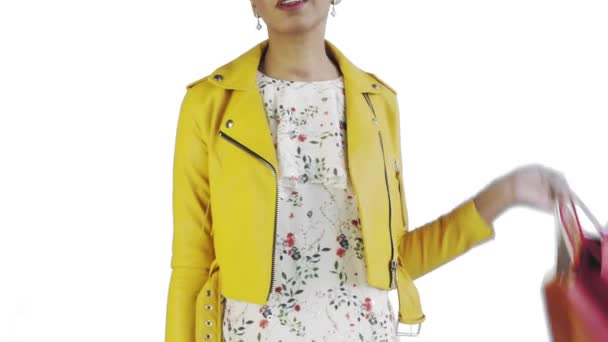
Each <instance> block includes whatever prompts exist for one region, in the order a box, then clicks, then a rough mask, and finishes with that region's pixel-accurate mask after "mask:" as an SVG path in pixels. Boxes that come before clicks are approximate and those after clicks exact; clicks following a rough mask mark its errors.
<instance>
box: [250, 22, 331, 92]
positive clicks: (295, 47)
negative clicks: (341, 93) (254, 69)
mask: <svg viewBox="0 0 608 342" xmlns="http://www.w3.org/2000/svg"><path fill="white" fill-rule="evenodd" d="M259 70H260V71H261V72H263V73H264V74H266V75H268V76H270V77H272V78H276V79H281V80H291V81H321V80H331V79H336V78H338V77H339V76H340V69H339V68H338V66H337V65H335V64H334V62H333V61H332V59H331V58H330V57H329V56H328V53H327V51H326V48H325V40H324V36H323V34H313V33H312V32H311V33H310V34H306V35H300V36H295V35H282V34H274V33H272V32H269V39H268V47H267V49H266V52H265V53H264V55H263V57H262V61H261V62H260V65H259Z"/></svg>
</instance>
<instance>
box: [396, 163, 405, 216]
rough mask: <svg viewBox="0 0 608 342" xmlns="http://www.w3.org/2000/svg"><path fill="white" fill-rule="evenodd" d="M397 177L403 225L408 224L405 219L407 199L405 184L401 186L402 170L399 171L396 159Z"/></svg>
mask: <svg viewBox="0 0 608 342" xmlns="http://www.w3.org/2000/svg"><path fill="white" fill-rule="evenodd" d="M395 176H396V177H397V185H398V186H399V200H400V201H401V203H400V204H401V208H400V209H401V219H402V220H403V224H404V225H405V224H407V222H406V219H405V197H404V195H403V189H402V188H403V184H401V170H399V162H398V161H397V159H395Z"/></svg>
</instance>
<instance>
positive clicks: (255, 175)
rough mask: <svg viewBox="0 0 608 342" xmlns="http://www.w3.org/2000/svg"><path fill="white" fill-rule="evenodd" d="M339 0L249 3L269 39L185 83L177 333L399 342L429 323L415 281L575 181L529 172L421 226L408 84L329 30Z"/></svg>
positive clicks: (172, 338) (172, 337)
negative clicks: (404, 117)
mask: <svg viewBox="0 0 608 342" xmlns="http://www.w3.org/2000/svg"><path fill="white" fill-rule="evenodd" d="M338 2H339V1H332V0H304V1H302V0H299V1H293V0H280V1H278V0H251V5H252V9H253V13H254V15H255V17H256V19H257V24H258V25H257V27H258V29H260V28H261V23H260V20H261V19H262V20H263V21H264V22H265V23H266V25H267V30H268V40H265V41H263V42H261V43H259V44H257V45H256V46H254V47H253V48H251V49H250V50H248V51H247V52H245V53H244V54H242V55H241V56H239V57H238V58H236V59H234V60H232V61H231V62H229V63H227V64H225V65H223V66H221V67H220V68H218V69H216V70H215V71H214V72H213V73H211V74H210V75H209V76H207V77H205V78H203V79H201V80H198V81H196V82H194V83H192V84H190V85H189V86H188V90H187V92H186V95H185V98H184V101H183V103H182V107H181V111H180V117H179V122H178V129H177V137H176V148H175V160H174V195H173V210H174V239H173V258H172V261H171V266H172V268H173V272H172V276H171V283H170V289H169V298H168V308H167V327H166V328H167V329H166V341H167V342H191V341H194V340H196V341H201V340H209V341H222V340H225V341H396V338H397V337H396V336H397V331H396V330H397V326H398V325H397V323H398V322H401V323H408V324H419V323H421V322H422V321H423V320H424V314H423V312H422V309H421V305H420V302H419V298H418V293H417V290H416V287H415V286H414V284H413V280H414V279H416V278H418V277H420V276H422V275H423V274H426V273H428V272H430V271H431V270H433V269H435V268H437V267H438V266H440V265H442V264H445V263H446V262H448V261H449V260H451V259H453V258H454V257H456V256H458V255H461V254H462V253H464V252H466V251H467V250H469V249H470V248H471V247H473V246H474V245H476V244H478V243H481V242H483V241H486V240H488V239H490V238H492V237H493V227H492V222H493V221H494V219H495V218H496V217H497V216H498V215H500V214H501V213H502V212H504V211H505V210H506V209H507V208H510V207H512V206H514V205H518V204H526V205H530V206H533V207H535V208H539V209H542V210H546V211H550V210H551V207H552V196H553V194H554V193H556V192H565V191H568V185H567V183H566V181H565V179H564V178H563V177H562V176H561V175H560V174H559V173H557V172H555V171H553V170H550V169H548V168H546V167H542V166H538V165H534V166H526V167H522V168H518V169H515V170H513V171H512V172H510V173H509V174H507V175H504V176H502V177H499V178H497V179H496V180H495V181H494V182H492V183H490V184H489V185H488V186H487V187H485V188H484V189H483V190H482V191H480V192H479V193H478V194H477V195H476V196H474V197H472V198H471V199H469V200H467V201H465V202H463V203H462V204H461V205H459V206H457V207H456V208H455V209H454V210H453V211H452V212H450V213H447V214H445V215H443V216H442V217H441V218H439V219H437V220H435V221H434V222H431V223H429V224H427V225H424V226H423V227H419V228H418V229H415V230H412V231H409V232H408V223H407V209H406V204H405V195H404V193H403V187H402V180H401V178H400V177H401V173H400V170H401V160H402V159H401V147H400V146H401V143H400V131H399V112H398V106H397V98H396V93H395V91H394V90H393V89H392V88H391V87H390V86H389V85H387V84H386V83H385V82H383V81H382V80H380V79H379V78H378V77H376V76H375V75H373V74H371V73H367V72H364V71H362V70H360V69H358V68H357V67H356V66H355V65H354V64H352V63H351V62H350V61H349V60H348V59H347V58H346V56H344V54H343V53H342V52H341V51H340V50H339V49H338V48H337V47H336V46H335V45H333V44H332V43H330V42H329V41H327V40H326V39H325V38H324V35H325V27H326V22H327V18H328V13H329V12H330V11H331V13H332V14H334V15H335V5H337V3H338ZM391 289H397V290H398V295H399V312H398V319H395V316H394V311H393V308H392V307H391V304H390V302H389V300H388V291H389V290H391ZM418 327H419V326H418Z"/></svg>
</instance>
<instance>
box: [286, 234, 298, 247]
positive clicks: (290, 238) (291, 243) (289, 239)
mask: <svg viewBox="0 0 608 342" xmlns="http://www.w3.org/2000/svg"><path fill="white" fill-rule="evenodd" d="M295 244H296V241H295V239H294V237H293V233H287V246H288V247H293V246H294V245H295Z"/></svg>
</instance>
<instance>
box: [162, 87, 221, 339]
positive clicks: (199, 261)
mask: <svg viewBox="0 0 608 342" xmlns="http://www.w3.org/2000/svg"><path fill="white" fill-rule="evenodd" d="M202 101H203V100H202V95H201V94H200V93H199V92H198V91H196V90H193V89H191V88H189V89H188V91H187V92H186V95H185V96H184V99H183V102H182V104H181V109H180V113H179V118H178V123H177V132H176V138H175V151H174V160H173V242H172V258H171V268H172V272H171V279H170V283H169V291H168V299H167V313H166V331H165V341H166V342H194V340H195V326H194V322H195V303H196V298H197V295H198V293H199V292H200V289H201V288H202V286H203V285H204V283H205V281H206V280H207V279H206V278H207V277H208V274H209V267H210V264H211V261H212V260H213V259H214V257H215V256H214V250H213V243H212V236H211V215H210V192H209V172H208V158H207V155H208V151H207V143H206V137H205V134H204V129H203V128H202V127H203V125H201V114H202V113H203V111H204V106H203V105H202Z"/></svg>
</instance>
